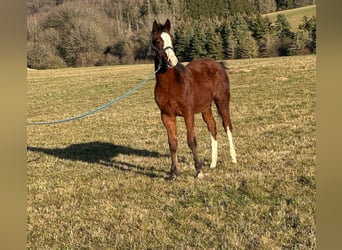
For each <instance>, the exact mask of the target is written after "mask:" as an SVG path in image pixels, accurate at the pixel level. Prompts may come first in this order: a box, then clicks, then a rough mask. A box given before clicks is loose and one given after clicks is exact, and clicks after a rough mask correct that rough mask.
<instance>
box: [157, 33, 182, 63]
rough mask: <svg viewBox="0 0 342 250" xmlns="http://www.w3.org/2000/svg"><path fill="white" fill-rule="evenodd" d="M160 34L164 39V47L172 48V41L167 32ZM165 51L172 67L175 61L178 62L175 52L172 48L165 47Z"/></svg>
mask: <svg viewBox="0 0 342 250" xmlns="http://www.w3.org/2000/svg"><path fill="white" fill-rule="evenodd" d="M160 36H161V38H162V39H163V41H164V49H165V48H166V47H171V48H173V46H172V41H171V36H170V35H169V34H168V33H166V32H162V33H161V35H160ZM165 53H166V54H167V57H168V59H169V60H170V62H171V65H172V67H174V66H176V65H177V63H178V58H177V57H176V55H175V52H174V51H173V49H167V50H166V51H165Z"/></svg>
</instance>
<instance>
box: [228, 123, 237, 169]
mask: <svg viewBox="0 0 342 250" xmlns="http://www.w3.org/2000/svg"><path fill="white" fill-rule="evenodd" d="M227 135H228V142H229V148H230V156H231V157H232V162H233V163H237V160H236V152H235V148H234V143H233V135H232V132H231V131H230V130H229V127H227Z"/></svg>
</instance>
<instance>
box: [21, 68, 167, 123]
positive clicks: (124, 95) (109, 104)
mask: <svg viewBox="0 0 342 250" xmlns="http://www.w3.org/2000/svg"><path fill="white" fill-rule="evenodd" d="M160 68H161V65H159V66H158V69H156V70H155V71H154V72H153V74H152V75H150V76H149V77H148V78H146V80H144V81H142V82H141V83H139V84H138V85H136V86H135V87H134V88H132V89H130V90H128V91H127V92H126V93H124V94H123V95H121V96H119V97H117V98H115V99H114V100H112V101H111V102H109V103H107V104H105V105H102V106H100V107H98V108H96V109H94V110H92V111H89V112H87V113H84V114H81V115H77V116H73V117H70V118H66V119H63V120H57V121H51V122H27V125H49V124H57V123H62V122H69V121H73V120H77V119H81V118H85V117H87V116H90V115H92V114H95V113H97V112H99V111H101V110H104V109H106V108H108V107H110V106H112V105H113V104H115V103H117V102H119V101H121V100H122V99H124V98H126V97H127V96H128V95H130V94H132V93H133V92H134V91H136V90H137V89H139V88H141V87H142V86H143V85H144V84H145V83H147V82H148V81H150V80H152V79H153V78H154V75H155V74H156V73H157V72H158V71H159V69H160Z"/></svg>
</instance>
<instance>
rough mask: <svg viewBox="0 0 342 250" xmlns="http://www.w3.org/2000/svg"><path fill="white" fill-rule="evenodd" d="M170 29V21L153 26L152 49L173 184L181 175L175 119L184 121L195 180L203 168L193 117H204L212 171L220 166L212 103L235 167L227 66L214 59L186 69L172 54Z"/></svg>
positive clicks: (201, 174) (156, 93)
mask: <svg viewBox="0 0 342 250" xmlns="http://www.w3.org/2000/svg"><path fill="white" fill-rule="evenodd" d="M170 29H171V23H170V20H168V19H167V20H166V22H165V24H164V25H163V24H158V23H157V22H156V21H154V22H153V27H152V48H153V50H154V52H155V68H156V70H157V69H158V68H159V70H158V72H157V73H156V85H155V90H154V95H155V101H156V103H157V105H158V107H159V109H160V111H161V119H162V121H163V124H164V126H165V128H166V130H167V135H168V142H169V147H170V152H171V161H172V162H171V173H170V180H175V179H176V177H177V175H178V173H179V170H178V158H177V128H176V116H183V117H184V121H185V124H186V128H187V143H188V145H189V147H190V149H191V151H192V154H193V157H194V161H195V168H196V172H197V174H196V177H197V178H203V172H202V164H201V162H200V161H199V159H198V155H197V149H196V147H197V143H196V137H195V131H194V125H195V124H194V115H195V114H196V113H202V117H203V120H204V121H205V122H206V124H207V126H208V130H209V131H210V133H211V143H212V162H211V165H210V167H211V168H214V167H216V163H217V140H216V134H217V131H216V123H215V120H214V118H213V115H212V111H211V104H212V102H213V101H214V102H215V104H216V107H217V109H218V111H219V114H220V116H221V118H222V124H223V127H224V130H225V132H226V133H227V135H228V141H229V146H230V155H231V157H232V162H234V163H236V153H235V149H234V144H233V137H232V130H233V127H232V123H231V118H230V111H229V99H230V87H229V79H228V75H227V73H226V70H225V66H224V64H223V63H218V62H216V61H214V60H211V59H207V58H202V59H197V60H194V61H192V62H190V63H188V64H187V65H186V66H184V65H183V64H181V63H179V62H178V59H177V57H176V55H175V53H174V50H173V44H172V37H171V34H170Z"/></svg>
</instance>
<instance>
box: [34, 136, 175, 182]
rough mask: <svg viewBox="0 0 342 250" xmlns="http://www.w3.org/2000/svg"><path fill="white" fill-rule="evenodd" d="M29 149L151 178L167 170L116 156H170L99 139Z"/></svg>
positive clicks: (161, 175) (159, 175)
mask: <svg viewBox="0 0 342 250" xmlns="http://www.w3.org/2000/svg"><path fill="white" fill-rule="evenodd" d="M27 150H28V151H31V152H41V153H44V154H48V155H52V156H54V157H58V158H60V159H65V160H71V161H82V162H86V163H94V164H100V165H103V166H106V167H113V168H116V169H118V170H121V171H133V172H135V173H138V174H143V175H146V176H149V177H151V178H155V177H164V176H165V174H166V172H165V171H163V170H159V169H156V168H155V167H154V166H147V167H146V166H145V167H143V166H141V165H136V164H132V163H129V162H125V161H120V160H118V159H116V158H118V156H119V155H127V156H137V157H144V158H146V160H148V159H147V158H151V157H153V158H159V157H169V155H163V154H160V153H158V152H155V151H149V150H145V149H135V148H131V147H127V146H120V145H115V144H112V143H108V142H99V141H95V142H87V143H79V144H72V145H70V146H68V147H65V148H42V147H30V146H28V147H27ZM157 172H159V173H157ZM161 172H162V173H161Z"/></svg>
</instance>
